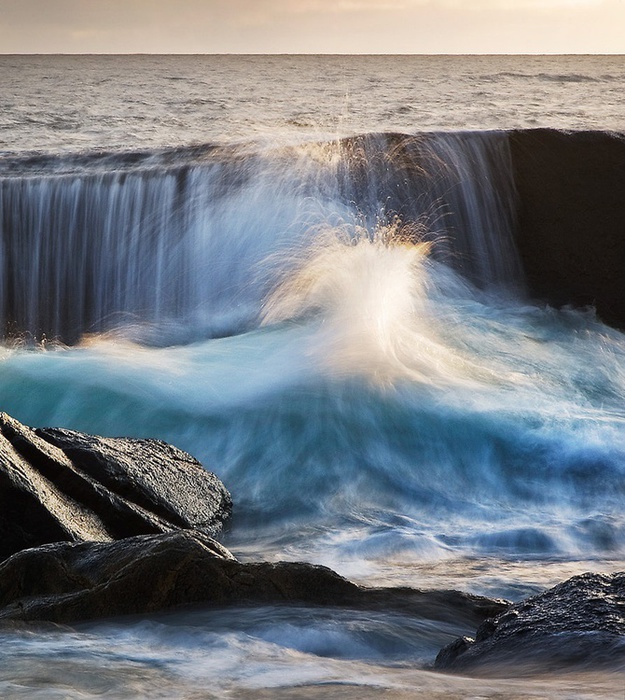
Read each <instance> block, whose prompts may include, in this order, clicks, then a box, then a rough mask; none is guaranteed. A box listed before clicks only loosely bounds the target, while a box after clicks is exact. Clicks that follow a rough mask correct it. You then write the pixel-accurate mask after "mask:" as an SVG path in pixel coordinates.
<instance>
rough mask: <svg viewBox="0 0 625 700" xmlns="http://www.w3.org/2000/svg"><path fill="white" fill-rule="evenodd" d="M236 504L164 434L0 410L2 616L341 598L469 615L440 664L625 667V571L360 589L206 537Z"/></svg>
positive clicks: (430, 615) (328, 602)
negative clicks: (242, 553) (495, 594)
mask: <svg viewBox="0 0 625 700" xmlns="http://www.w3.org/2000/svg"><path fill="white" fill-rule="evenodd" d="M231 509H232V499H231V497H230V494H229V493H228V491H227V489H226V488H225V486H224V485H223V484H222V483H221V482H220V481H219V479H218V478H217V477H216V476H215V475H214V474H211V473H210V472H207V471H206V470H205V469H204V468H203V466H202V465H201V464H200V463H199V462H197V460H195V459H194V458H193V457H191V456H190V455H188V454H187V453H185V452H183V451H181V450H178V449H177V448H175V447H172V446H171V445H168V444H166V443H163V442H160V441H157V440H131V439H127V438H101V437H96V436H91V435H85V434H83V433H77V432H74V431H69V430H61V429H36V430H35V429H32V428H29V427H27V426H24V425H22V424H21V423H19V422H18V421H16V420H15V419H13V418H11V417H10V416H7V415H6V414H0V534H1V537H0V624H3V625H7V624H13V623H15V622H25V623H33V622H44V621H46V622H55V623H72V622H78V621H84V620H94V619H98V618H105V617H115V616H119V615H129V614H133V615H146V614H152V613H156V612H159V611H164V610H169V609H173V608H177V607H180V606H188V605H198V604H200V605H205V606H228V605H241V604H249V605H259V604H262V605H266V604H279V605H289V604H297V605H302V604H304V605H310V606H325V607H337V606H340V607H343V608H350V609H354V610H384V611H394V612H399V613H401V614H403V615H406V616H407V617H420V618H425V619H429V620H435V621H442V622H448V621H449V622H461V623H463V624H465V625H466V626H474V627H476V628H477V632H476V635H475V639H472V638H468V637H462V638H460V639H457V640H456V641H454V642H453V643H452V644H450V645H448V646H447V647H445V648H444V649H443V650H441V652H440V653H439V654H438V657H437V659H436V662H435V669H436V670H439V671H443V672H452V673H463V674H476V675H498V674H505V675H519V674H520V675H523V674H526V673H540V672H544V671H546V670H553V669H554V668H567V667H569V668H570V667H573V668H576V669H581V668H587V667H588V666H591V667H593V668H595V667H606V666H608V667H615V668H619V669H622V668H625V573H619V574H613V575H611V576H603V575H600V574H585V575H583V576H576V577H574V578H571V579H569V580H568V581H566V582H564V583H562V584H560V585H558V586H556V587H555V588H553V589H550V590H549V591H546V592H544V593H542V594H540V595H538V596H534V597H532V598H528V599H526V600H524V601H521V602H520V603H516V604H514V605H513V604H511V603H510V602H508V601H504V600H496V599H490V598H485V597H480V596H475V595H470V594H467V593H462V592H460V591H451V590H432V591H422V590H418V589H412V588H367V587H363V586H359V585H357V584H355V583H352V582H350V581H348V580H347V579H345V578H343V577H341V576H339V575H338V574H337V573H335V572H334V571H332V570H331V569H328V568H326V567H322V566H314V565H311V564H305V563H296V562H278V563H268V562H257V563H242V562H239V561H237V560H236V559H235V557H234V556H233V555H232V554H231V553H230V552H229V551H228V550H227V549H226V548H225V547H223V546H222V545H221V544H219V543H218V542H217V541H216V540H215V539H214V536H215V535H216V534H217V533H218V532H219V531H220V530H221V528H222V526H223V524H224V522H226V521H227V519H228V517H229V516H230V513H231Z"/></svg>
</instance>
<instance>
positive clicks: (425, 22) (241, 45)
mask: <svg viewBox="0 0 625 700" xmlns="http://www.w3.org/2000/svg"><path fill="white" fill-rule="evenodd" d="M623 27H625V0H106V1H105V0H0V51H3V52H15V53H20V52H43V53H45V52H67V53H76V52H96V53H98V52H102V53H105V52H109V51H111V52H179V53H193V52H197V53H204V52H206V53H219V52H235V53H240V52H249V53H255V52H259V53H272V52H294V53H299V52H302V53H306V52H345V53H366V52H371V53H378V52H380V53H385V52H398V53H402V52H406V53H432V52H451V53H463V52H476V53H489V52H573V53H574V52H580V53H584V52H587V53H593V52H614V53H616V52H625V32H623Z"/></svg>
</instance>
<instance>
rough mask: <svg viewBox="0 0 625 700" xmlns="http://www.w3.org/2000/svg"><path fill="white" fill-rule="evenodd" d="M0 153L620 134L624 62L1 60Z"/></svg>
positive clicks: (585, 59) (623, 124)
mask: <svg viewBox="0 0 625 700" xmlns="http://www.w3.org/2000/svg"><path fill="white" fill-rule="evenodd" d="M0 71H2V81H3V89H2V94H1V95H0V150H4V151H11V152H14V151H23V150H43V151H59V150H62V151H76V150H81V149H93V148H124V149H129V148H136V147H161V146H164V145H180V144H190V143H206V142H216V141H217V142H223V141H228V142H233V141H234V142H245V141H249V140H255V141H261V142H269V143H273V142H275V140H276V139H284V138H287V139H300V138H326V137H332V136H336V135H343V134H346V133H362V132H369V131H409V132H413V131H431V130H441V129H442V130H455V129H480V130H481V129H510V128H531V127H537V126H551V127H556V128H564V129H609V130H616V131H619V130H623V129H625V116H624V114H625V57H623V56H470V57H467V56H169V57H162V56H85V57H75V56H65V57H63V56H54V57H51V56H0Z"/></svg>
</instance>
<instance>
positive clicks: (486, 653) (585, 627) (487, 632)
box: [435, 573, 625, 675]
mask: <svg viewBox="0 0 625 700" xmlns="http://www.w3.org/2000/svg"><path fill="white" fill-rule="evenodd" d="M602 666H611V667H618V668H621V669H625V573H619V574H613V575H611V576H604V575H601V574H583V575H582V576H575V577H573V578H571V579H569V580H568V581H565V582H564V583H561V584H559V585H557V586H555V587H554V588H551V589H550V590H548V591H546V592H544V593H542V594H540V595H537V596H534V597H532V598H528V599H526V600H524V601H521V602H520V603H517V604H515V605H512V606H511V607H510V608H509V609H508V610H506V611H505V612H503V613H501V614H500V615H498V616H496V617H494V618H493V619H491V620H487V621H486V622H484V623H483V624H482V625H481V626H480V627H479V628H478V630H477V633H476V637H475V640H473V639H469V638H467V637H462V638H460V639H457V640H456V641H454V642H452V643H451V644H449V645H448V646H446V647H445V648H444V649H442V650H441V651H440V652H439V654H438V656H437V658H436V664H435V667H436V668H437V669H438V670H441V671H453V672H460V673H476V674H488V675H498V674H499V673H502V674H505V675H509V674H512V675H519V674H524V673H540V672H545V671H551V670H554V669H556V668H562V667H575V669H576V670H583V669H584V668H585V667H588V668H598V667H602Z"/></svg>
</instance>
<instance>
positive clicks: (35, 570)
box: [0, 530, 506, 624]
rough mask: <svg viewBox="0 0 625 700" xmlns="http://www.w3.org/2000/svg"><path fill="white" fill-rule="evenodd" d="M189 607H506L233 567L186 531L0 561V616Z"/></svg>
mask: <svg viewBox="0 0 625 700" xmlns="http://www.w3.org/2000/svg"><path fill="white" fill-rule="evenodd" d="M199 603H201V604H203V605H219V606H223V605H232V604H242V603H253V604H283V603H298V604H302V603H303V604H307V605H332V606H343V607H351V608H356V609H362V608H364V609H375V610H395V611H401V612H404V613H405V614H407V615H413V616H421V617H426V618H429V619H436V620H453V621H454V622H459V621H464V622H465V623H468V624H479V623H480V622H481V621H483V620H484V618H485V617H486V616H487V615H492V614H495V613H498V612H501V610H503V609H505V607H506V604H505V603H503V602H502V601H494V600H490V599H487V598H480V597H479V596H471V595H468V594H466V593H460V592H457V591H432V592H427V591H418V590H414V589H408V588H398V589H384V588H377V589H367V588H363V587H360V586H357V585H356V584H354V583H351V582H350V581H347V580H346V579H344V578H342V577H341V576H339V575H338V574H336V573H335V572H333V571H331V570H330V569H327V568H325V567H322V566H313V565H311V564H301V563H292V562H279V563H275V564H272V563H267V562H262V563H252V564H243V563H240V562H238V561H236V560H235V559H234V558H233V557H232V555H231V554H230V553H229V552H228V551H227V550H226V549H224V548H223V547H222V546H221V545H219V544H217V543H216V542H215V541H214V540H212V539H211V538H210V537H209V536H208V535H206V534H205V533H203V532H199V531H195V530H179V531H176V532H170V533H165V534H160V535H143V536H137V537H131V538H127V539H125V540H119V541H116V542H84V543H67V542H61V543H57V544H49V545H43V546H41V547H38V548H34V549H28V550H24V551H22V552H18V553H17V554H15V555H13V556H12V557H10V558H9V559H7V560H6V561H5V562H3V563H2V564H0V620H3V621H7V620H9V621H10V620H18V621H19V620H23V621H34V620H39V621H49V622H57V623H61V622H73V621H78V620H87V619H95V618H99V617H111V616H117V615H125V614H147V613H152V612H156V611H159V610H166V609H169V608H173V607H176V606H181V605H191V604H199Z"/></svg>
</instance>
